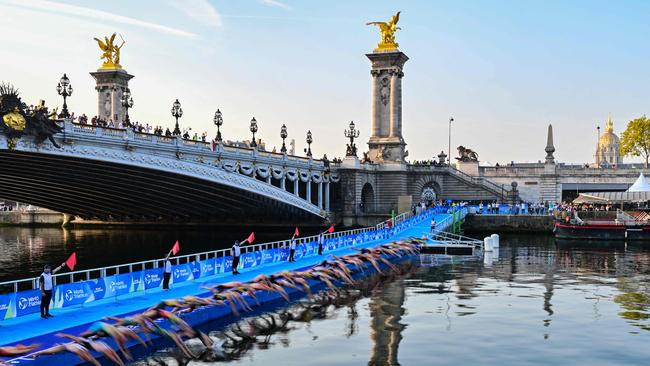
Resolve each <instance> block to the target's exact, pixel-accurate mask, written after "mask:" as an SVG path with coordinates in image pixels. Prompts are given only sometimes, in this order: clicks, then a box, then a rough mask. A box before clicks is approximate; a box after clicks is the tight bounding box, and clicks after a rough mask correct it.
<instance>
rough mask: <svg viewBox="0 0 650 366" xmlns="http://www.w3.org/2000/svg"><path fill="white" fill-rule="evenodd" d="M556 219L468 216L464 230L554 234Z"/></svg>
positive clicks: (519, 216) (524, 216)
mask: <svg viewBox="0 0 650 366" xmlns="http://www.w3.org/2000/svg"><path fill="white" fill-rule="evenodd" d="M554 221H555V220H554V218H553V217H552V216H545V215H543V216H542V215H540V216H537V215H467V217H466V218H465V223H464V224H463V229H464V230H466V231H491V232H540V233H541V232H544V233H551V232H553V226H554Z"/></svg>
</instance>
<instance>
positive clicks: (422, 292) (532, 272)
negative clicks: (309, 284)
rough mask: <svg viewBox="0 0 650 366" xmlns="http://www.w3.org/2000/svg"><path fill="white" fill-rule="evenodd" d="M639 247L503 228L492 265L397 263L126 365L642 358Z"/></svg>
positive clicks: (644, 299)
mask: <svg viewBox="0 0 650 366" xmlns="http://www.w3.org/2000/svg"><path fill="white" fill-rule="evenodd" d="M648 248H650V244H634V245H625V244H616V245H613V246H612V245H606V244H602V243H601V244H598V243H591V244H589V245H583V244H578V245H576V244H572V243H556V242H555V240H554V239H553V237H550V236H503V237H502V243H501V249H500V251H499V258H498V260H497V261H495V262H493V263H492V264H486V263H484V262H483V261H482V260H477V261H463V262H456V263H442V264H438V265H435V266H421V265H419V263H414V264H413V265H411V266H403V267H402V271H403V273H402V274H400V275H395V276H390V277H387V278H375V279H373V280H372V281H368V282H365V283H362V284H360V285H359V286H358V288H353V289H350V290H348V291H346V292H345V293H344V294H342V295H339V297H337V298H336V299H335V300H332V298H331V297H330V298H329V301H322V299H320V300H319V299H316V300H315V301H312V302H310V303H304V304H302V305H299V304H293V305H287V306H286V307H285V308H280V309H275V310H273V311H271V312H269V313H267V314H265V315H263V316H256V317H254V318H249V319H243V320H242V321H240V322H239V323H238V325H237V326H233V325H230V326H216V325H215V326H214V327H213V329H211V333H210V335H211V337H212V338H213V339H215V341H217V343H218V344H219V345H220V346H219V347H217V348H215V349H214V350H209V351H206V350H204V349H203V347H202V346H201V345H200V344H197V342H190V345H191V346H192V347H193V348H194V349H196V350H197V352H201V350H203V352H202V354H201V357H200V359H199V360H188V359H186V358H184V357H182V356H180V354H179V352H178V351H177V350H176V349H174V348H171V349H165V350H160V351H157V352H156V353H155V354H153V355H150V356H148V357H147V358H145V359H141V360H138V361H136V362H134V363H133V365H138V366H141V365H217V364H222V363H232V364H236V365H249V364H250V365H252V364H255V365H266V366H270V365H362V364H367V365H647V364H648V362H649V361H648V360H650V347H648V344H649V342H650V288H649V286H650V285H649V282H648V280H649V279H650V251H649V249H648ZM308 308H309V310H306V309H308ZM289 314H290V316H289ZM271 319H273V320H271ZM251 322H255V323H251ZM251 324H257V326H256V327H253V326H252V325H251ZM269 324H275V325H274V326H268V325H269ZM262 325H266V327H264V326H262ZM258 328H259V329H258ZM238 329H241V330H238ZM252 329H258V330H256V331H253V330H252ZM242 334H247V336H246V337H248V338H246V337H242Z"/></svg>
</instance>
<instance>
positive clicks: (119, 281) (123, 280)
mask: <svg viewBox="0 0 650 366" xmlns="http://www.w3.org/2000/svg"><path fill="white" fill-rule="evenodd" d="M104 282H105V284H106V293H105V294H104V297H114V296H120V295H125V294H128V293H129V292H131V274H130V273H126V274H118V275H113V276H109V277H106V278H104Z"/></svg>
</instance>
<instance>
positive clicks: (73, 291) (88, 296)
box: [54, 282, 95, 308]
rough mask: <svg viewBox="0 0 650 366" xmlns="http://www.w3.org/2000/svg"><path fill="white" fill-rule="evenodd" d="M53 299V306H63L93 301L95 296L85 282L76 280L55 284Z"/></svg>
mask: <svg viewBox="0 0 650 366" xmlns="http://www.w3.org/2000/svg"><path fill="white" fill-rule="evenodd" d="M54 299H55V300H54V307H55V308H65V307H68V306H72V305H78V304H83V303H86V302H89V301H93V300H94V299H95V297H94V296H93V293H92V292H91V291H90V287H88V284H87V283H86V282H76V283H66V284H64V285H57V286H56V292H55V295H54Z"/></svg>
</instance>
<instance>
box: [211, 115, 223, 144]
mask: <svg viewBox="0 0 650 366" xmlns="http://www.w3.org/2000/svg"><path fill="white" fill-rule="evenodd" d="M212 121H213V122H214V124H215V125H216V126H217V139H216V141H217V142H218V143H220V142H221V130H220V128H221V125H223V117H222V116H221V111H220V110H219V108H217V111H216V112H214V118H213V119H212Z"/></svg>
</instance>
